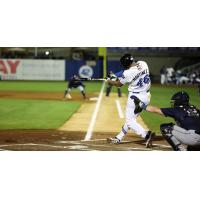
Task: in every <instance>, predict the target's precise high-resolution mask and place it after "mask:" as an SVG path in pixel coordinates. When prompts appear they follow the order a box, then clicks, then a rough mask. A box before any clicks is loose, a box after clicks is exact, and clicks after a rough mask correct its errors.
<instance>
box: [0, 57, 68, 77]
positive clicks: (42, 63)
mask: <svg viewBox="0 0 200 200" xmlns="http://www.w3.org/2000/svg"><path fill="white" fill-rule="evenodd" d="M0 71H1V79H2V80H65V61H64V60H32V59H29V60H28V59H0Z"/></svg>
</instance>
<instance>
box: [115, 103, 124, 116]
mask: <svg viewBox="0 0 200 200" xmlns="http://www.w3.org/2000/svg"><path fill="white" fill-rule="evenodd" d="M115 103H116V105H117V110H118V114H119V118H121V119H122V118H124V114H123V111H122V107H121V104H120V101H119V100H117V99H115Z"/></svg>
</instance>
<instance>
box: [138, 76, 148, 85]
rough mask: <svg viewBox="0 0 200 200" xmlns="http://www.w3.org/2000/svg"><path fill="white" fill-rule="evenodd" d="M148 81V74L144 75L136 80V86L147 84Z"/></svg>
mask: <svg viewBox="0 0 200 200" xmlns="http://www.w3.org/2000/svg"><path fill="white" fill-rule="evenodd" d="M149 82H150V77H149V75H146V76H145V77H144V78H140V79H139V81H138V82H137V86H140V87H142V86H143V85H144V84H149Z"/></svg>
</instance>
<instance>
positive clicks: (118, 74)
mask: <svg viewBox="0 0 200 200" xmlns="http://www.w3.org/2000/svg"><path fill="white" fill-rule="evenodd" d="M123 73H124V70H121V71H119V72H117V73H115V76H116V77H118V78H120V77H122V75H123Z"/></svg>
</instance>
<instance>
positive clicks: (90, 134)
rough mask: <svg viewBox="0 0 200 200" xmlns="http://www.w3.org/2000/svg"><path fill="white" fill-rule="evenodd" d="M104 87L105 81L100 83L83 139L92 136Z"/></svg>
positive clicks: (88, 138)
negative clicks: (99, 89) (96, 99)
mask: <svg viewBox="0 0 200 200" xmlns="http://www.w3.org/2000/svg"><path fill="white" fill-rule="evenodd" d="M104 87H105V81H104V82H103V84H102V87H101V91H100V93H99V97H98V101H97V103H96V106H95V110H94V112H93V115H92V119H91V121H90V125H89V127H88V130H87V133H86V135H85V139H84V140H85V141H87V140H90V139H91V137H92V133H93V128H94V125H95V122H96V118H97V114H98V112H99V107H100V104H101V101H102V97H103V91H104Z"/></svg>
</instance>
